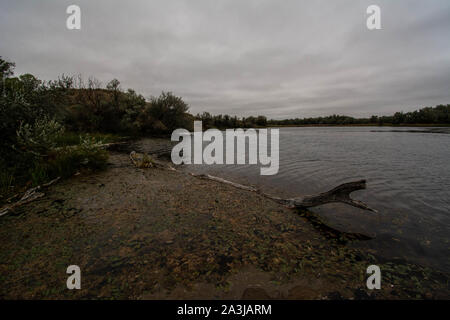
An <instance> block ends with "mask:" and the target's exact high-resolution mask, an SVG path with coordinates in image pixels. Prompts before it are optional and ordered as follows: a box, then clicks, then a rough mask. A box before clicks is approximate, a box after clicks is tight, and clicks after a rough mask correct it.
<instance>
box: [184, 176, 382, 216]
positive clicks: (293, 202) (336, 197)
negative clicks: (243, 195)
mask: <svg viewBox="0 0 450 320" xmlns="http://www.w3.org/2000/svg"><path fill="white" fill-rule="evenodd" d="M191 175H192V176H195V177H198V178H202V179H208V180H213V181H217V182H221V183H225V184H229V185H232V186H233V187H235V188H239V189H243V190H247V191H253V192H257V193H259V194H261V195H262V196H264V197H266V198H269V199H272V200H274V201H276V202H278V203H280V204H283V205H285V206H286V207H289V208H298V209H306V208H311V207H316V206H320V205H322V204H326V203H331V202H341V203H345V204H348V205H351V206H353V207H356V208H360V209H364V210H369V211H372V212H377V211H376V210H375V209H372V208H370V207H369V206H368V205H367V204H365V203H364V202H362V201H359V200H355V199H352V198H350V193H352V192H353V191H356V190H362V189H365V188H366V180H358V181H353V182H347V183H344V184H341V185H339V186H337V187H336V188H334V189H331V190H329V191H327V192H323V193H319V194H317V195H309V196H301V197H297V198H292V199H282V198H278V197H274V196H272V195H269V194H267V193H263V192H261V191H260V190H258V189H256V188H254V187H250V186H244V185H242V184H239V183H235V182H231V181H228V180H225V179H222V178H219V177H215V176H211V175H209V174H193V173H191Z"/></svg>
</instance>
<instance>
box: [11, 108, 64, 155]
mask: <svg viewBox="0 0 450 320" xmlns="http://www.w3.org/2000/svg"><path fill="white" fill-rule="evenodd" d="M63 133H64V127H63V126H62V125H61V124H60V123H58V122H57V121H56V120H55V119H50V118H49V117H47V116H44V117H42V118H39V119H36V121H35V122H34V124H32V125H30V124H29V123H25V124H24V123H23V122H22V123H21V124H20V126H19V129H18V130H17V143H18V144H19V145H20V148H21V150H22V151H24V152H30V153H32V154H34V155H36V156H45V155H47V153H48V152H49V151H51V150H53V149H54V148H55V147H56V144H57V139H58V138H59V137H60V136H61V135H62V134H63Z"/></svg>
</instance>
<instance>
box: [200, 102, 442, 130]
mask: <svg viewBox="0 0 450 320" xmlns="http://www.w3.org/2000/svg"><path fill="white" fill-rule="evenodd" d="M196 119H198V120H202V121H203V127H204V128H219V129H224V128H237V127H239V128H248V127H266V126H302V125H416V124H430V125H432V124H435V125H449V124H450V104H447V105H438V106H436V107H425V108H422V109H420V110H418V111H413V112H406V113H404V112H396V113H395V114H394V115H392V116H375V115H374V116H371V117H370V118H353V117H349V116H343V115H332V116H327V117H316V118H295V119H284V120H267V118H266V117H264V116H257V117H247V118H237V117H236V116H234V117H233V116H229V115H216V116H213V115H211V114H210V113H209V112H204V113H203V114H197V116H196Z"/></svg>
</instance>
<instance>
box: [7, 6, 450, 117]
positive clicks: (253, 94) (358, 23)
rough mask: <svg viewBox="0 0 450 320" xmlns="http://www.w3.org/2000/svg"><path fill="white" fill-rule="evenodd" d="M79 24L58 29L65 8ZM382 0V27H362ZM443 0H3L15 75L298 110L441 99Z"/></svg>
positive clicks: (205, 102)
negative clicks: (73, 8)
mask: <svg viewBox="0 0 450 320" xmlns="http://www.w3.org/2000/svg"><path fill="white" fill-rule="evenodd" d="M71 4H77V5H79V6H80V8H81V13H82V22H81V30H67V29H66V19H67V17H68V15H67V14H66V8H67V6H69V5H71ZM371 4H377V5H379V6H380V7H381V23H382V30H374V31H369V30H368V29H367V28H366V18H367V14H366V9H367V7H368V6H369V5H371ZM449 39H450V1H448V0H442V1H441V0H430V1H415V0H396V1H382V0H370V1H365V0H360V1H354V0H353V1H352V0H350V1H344V0H340V1H336V0H333V1H331V0H329V1H317V0H314V1H312V0H310V1H300V0H292V1H289V0H254V1H253V0H185V1H178V0H170V1H168V0H161V1H159V0H158V1H152V0H145V1H137V0H136V1H133V0H130V1H123V0H121V1H115V0H96V1H88V0H78V1H75V0H72V1H66V0H58V1H56V0H53V1H51V0H39V1H36V0H35V1H22V0H2V1H1V2H0V55H1V56H2V57H3V58H7V59H9V60H12V61H15V62H16V64H17V67H16V74H21V73H32V74H34V75H36V76H38V77H39V78H40V79H44V80H49V79H55V78H56V77H57V76H58V75H60V74H62V73H66V74H78V73H81V74H83V76H84V77H86V78H87V77H88V76H95V77H97V78H98V79H100V81H102V82H103V83H106V82H107V81H108V80H110V79H113V78H118V79H119V80H120V81H121V83H122V88H124V89H126V88H133V89H135V90H136V91H138V92H139V93H142V94H143V95H144V96H145V97H149V96H150V95H158V94H159V93H160V92H161V91H162V90H164V91H172V92H173V93H175V94H176V95H180V96H182V97H183V98H184V99H185V100H186V101H187V102H188V103H189V105H190V107H191V112H192V113H197V112H203V111H209V112H211V113H214V114H218V113H228V114H233V115H234V114H235V115H238V116H248V115H257V114H264V115H267V116H268V117H271V118H276V119H279V118H286V117H307V116H320V115H329V114H333V113H338V114H347V115H352V116H368V115H371V114H377V115H382V114H390V113H392V112H395V111H399V110H403V111H410V110H414V109H417V108H419V107H422V106H431V105H436V104H439V103H450V40H449Z"/></svg>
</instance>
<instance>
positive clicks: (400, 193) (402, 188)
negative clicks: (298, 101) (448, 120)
mask: <svg viewBox="0 0 450 320" xmlns="http://www.w3.org/2000/svg"><path fill="white" fill-rule="evenodd" d="M425 130H426V129H425ZM187 170H190V171H196V172H207V173H210V174H214V175H217V176H221V177H224V178H227V179H230V180H234V181H236V182H240V183H246V184H252V185H256V186H259V187H260V188H262V189H263V190H264V191H265V192H268V193H273V194H278V195H282V196H288V197H291V196H296V195H301V194H311V193H316V192H322V191H326V190H327V189H330V188H332V187H334V186H336V185H338V184H340V183H344V182H348V181H350V180H354V179H360V178H365V179H367V182H368V184H367V190H363V191H358V192H355V193H354V194H353V197H354V198H357V199H359V200H362V201H365V202H366V203H368V204H369V205H370V206H371V207H373V208H376V209H378V210H379V213H378V214H374V213H370V212H366V211H361V210H358V209H356V208H352V207H349V206H346V205H341V204H328V205H325V206H322V207H318V208H316V209H314V210H313V211H314V212H316V213H318V214H320V215H321V216H322V217H325V218H326V219H327V220H328V221H329V223H331V224H332V225H333V226H335V227H337V228H340V229H342V231H353V232H363V233H367V234H370V235H376V239H375V240H372V241H369V242H365V243H361V244H359V245H361V246H366V247H369V248H371V249H374V250H376V251H377V252H378V253H379V254H380V255H384V256H386V257H388V258H403V259H407V260H412V261H415V262H419V263H422V264H428V265H431V266H435V267H439V268H441V269H443V270H450V262H449V256H450V255H449V253H450V250H449V232H450V214H449V212H450V135H448V134H441V133H428V132H414V129H412V128H401V129H396V130H395V131H392V128H388V127H379V128H376V130H374V128H373V127H372V128H371V127H304V128H283V129H280V170H279V173H278V174H277V175H275V176H261V175H260V174H259V172H260V170H259V165H252V166H249V165H212V166H207V165H189V166H187Z"/></svg>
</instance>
